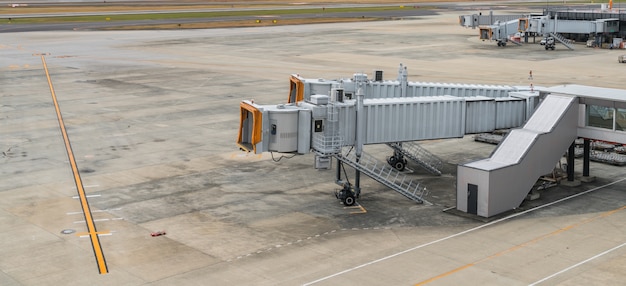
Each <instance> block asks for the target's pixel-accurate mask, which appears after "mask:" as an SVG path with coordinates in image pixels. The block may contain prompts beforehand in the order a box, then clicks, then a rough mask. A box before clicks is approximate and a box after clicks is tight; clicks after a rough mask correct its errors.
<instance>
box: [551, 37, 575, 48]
mask: <svg viewBox="0 0 626 286" xmlns="http://www.w3.org/2000/svg"><path fill="white" fill-rule="evenodd" d="M550 36H552V37H554V39H555V40H557V41H559V43H561V44H563V45H564V46H566V47H567V48H568V49H570V50H573V49H574V46H573V45H572V42H571V41H570V40H568V39H566V38H565V37H563V35H561V34H558V33H550Z"/></svg>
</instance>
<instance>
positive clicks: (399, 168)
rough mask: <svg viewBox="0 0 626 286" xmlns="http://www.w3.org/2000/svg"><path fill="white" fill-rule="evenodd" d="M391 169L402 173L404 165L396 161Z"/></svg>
mask: <svg viewBox="0 0 626 286" xmlns="http://www.w3.org/2000/svg"><path fill="white" fill-rule="evenodd" d="M393 167H394V168H396V170H398V171H404V168H406V164H405V163H404V162H402V161H398V162H396V163H395V164H393Z"/></svg>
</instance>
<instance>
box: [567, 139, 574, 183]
mask: <svg viewBox="0 0 626 286" xmlns="http://www.w3.org/2000/svg"><path fill="white" fill-rule="evenodd" d="M575 147H576V145H575V144H574V142H572V144H571V145H569V149H568V150H567V181H568V182H573V181H574V148H575Z"/></svg>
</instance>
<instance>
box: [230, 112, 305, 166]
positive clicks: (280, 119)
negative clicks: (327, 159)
mask: <svg viewBox="0 0 626 286" xmlns="http://www.w3.org/2000/svg"><path fill="white" fill-rule="evenodd" d="M239 109H240V116H241V118H240V121H239V136H238V139H237V144H238V145H239V148H240V149H242V150H244V151H247V152H254V153H255V154H260V153H263V152H281V153H300V154H305V153H308V152H309V149H310V131H309V130H310V129H311V111H310V110H305V109H302V108H299V107H298V106H296V104H278V105H273V106H272V105H263V106H261V105H257V104H254V103H253V102H252V101H248V100H244V101H242V102H241V103H240V105H239Z"/></svg>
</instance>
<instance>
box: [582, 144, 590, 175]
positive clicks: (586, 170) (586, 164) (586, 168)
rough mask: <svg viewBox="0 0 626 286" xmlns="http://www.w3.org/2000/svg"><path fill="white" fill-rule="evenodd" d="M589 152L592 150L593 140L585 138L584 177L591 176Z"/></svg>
mask: <svg viewBox="0 0 626 286" xmlns="http://www.w3.org/2000/svg"><path fill="white" fill-rule="evenodd" d="M589 152H591V142H590V140H589V139H587V138H585V139H584V141H583V177H585V178H587V177H589Z"/></svg>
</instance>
